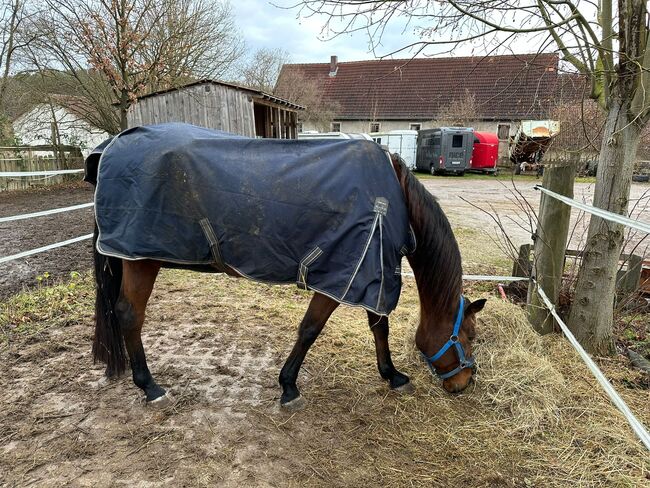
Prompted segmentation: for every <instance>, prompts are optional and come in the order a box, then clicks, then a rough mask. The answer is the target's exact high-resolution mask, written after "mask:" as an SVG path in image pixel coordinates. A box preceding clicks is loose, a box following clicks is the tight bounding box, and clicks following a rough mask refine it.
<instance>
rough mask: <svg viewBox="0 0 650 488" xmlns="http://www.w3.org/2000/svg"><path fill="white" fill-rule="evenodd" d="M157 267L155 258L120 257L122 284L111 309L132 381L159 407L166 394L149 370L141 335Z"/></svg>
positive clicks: (163, 401) (164, 402)
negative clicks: (127, 356) (147, 259)
mask: <svg viewBox="0 0 650 488" xmlns="http://www.w3.org/2000/svg"><path fill="white" fill-rule="evenodd" d="M159 270H160V263H158V262H156V261H123V274H122V288H121V290H120V297H119V299H118V301H117V304H116V305H115V313H116V314H117V317H118V321H119V323H120V328H121V330H122V335H123V337H124V343H125V345H126V350H127V352H128V354H129V361H130V363H131V370H132V372H133V382H134V383H135V384H136V386H137V387H139V388H141V389H142V390H143V391H144V393H145V396H146V400H147V403H148V404H151V405H155V406H160V407H163V406H166V405H167V404H168V403H169V401H170V398H169V397H168V396H167V395H166V394H165V390H164V389H163V388H161V387H160V386H158V384H157V383H156V382H155V381H154V379H153V377H152V376H151V373H150V372H149V368H148V367H147V359H146V357H145V354H144V347H143V346H142V337H141V332H142V324H143V323H144V315H145V309H146V307H147V301H148V300H149V297H150V296H151V291H152V290H153V284H154V282H155V281H156V276H157V275H158V271H159Z"/></svg>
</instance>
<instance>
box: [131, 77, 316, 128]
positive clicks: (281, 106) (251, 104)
mask: <svg viewBox="0 0 650 488" xmlns="http://www.w3.org/2000/svg"><path fill="white" fill-rule="evenodd" d="M299 110H303V107H301V106H300V105H296V104H295V103H292V102H289V101H288V100H283V99H282V98H278V97H275V96H273V95H269V94H268V93H264V92H261V91H258V90H253V89H250V88H246V87H243V86H239V85H235V84H232V83H225V82H222V81H216V80H200V81H195V82H193V83H189V84H187V85H184V86H181V87H175V88H171V89H168V90H161V91H157V92H154V93H150V94H148V95H144V96H142V97H140V98H138V101H137V102H136V103H135V104H133V105H132V106H131V107H130V108H129V112H128V114H127V122H128V125H129V127H135V126H138V125H146V124H160V123H163V122H186V123H189V124H194V125H200V126H202V127H208V128H210V129H219V130H224V131H226V132H232V133H233V134H239V135H242V136H248V137H264V138H275V139H295V138H296V137H297V134H298V131H297V127H296V126H297V112H298V111H299Z"/></svg>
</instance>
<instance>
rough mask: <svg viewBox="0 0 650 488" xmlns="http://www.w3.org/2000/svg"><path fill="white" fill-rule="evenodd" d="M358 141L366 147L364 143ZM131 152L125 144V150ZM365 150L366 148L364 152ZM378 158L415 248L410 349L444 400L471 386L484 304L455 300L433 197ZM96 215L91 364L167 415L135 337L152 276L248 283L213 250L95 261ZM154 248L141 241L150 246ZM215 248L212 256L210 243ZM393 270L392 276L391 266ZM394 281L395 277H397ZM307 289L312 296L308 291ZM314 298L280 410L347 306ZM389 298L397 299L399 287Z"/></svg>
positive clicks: (450, 252)
mask: <svg viewBox="0 0 650 488" xmlns="http://www.w3.org/2000/svg"><path fill="white" fill-rule="evenodd" d="M347 142H350V141H347ZM358 142H359V143H363V144H366V145H367V144H373V145H374V143H371V142H369V141H358ZM107 146H108V147H110V143H108V144H104V145H103V147H102V148H100V153H101V151H103V150H105V148H106V147H107ZM353 147H354V148H355V150H357V151H358V150H364V146H361V148H360V147H359V146H358V145H357V146H353ZM377 147H378V146H377ZM129 149H130V148H129V147H128V146H127V150H129ZM365 150H368V149H367V146H365ZM373 150H374V149H373ZM137 151H138V149H137V148H133V152H137ZM383 156H384V158H385V165H386V166H387V167H390V170H389V171H391V173H393V174H394V176H395V177H394V178H392V180H391V182H390V183H389V185H397V186H396V188H395V190H396V191H397V193H398V194H399V195H401V197H402V198H403V201H402V202H384V203H385V204H386V205H388V204H390V205H393V204H394V203H395V204H396V205H398V204H402V205H404V204H405V207H406V210H405V212H406V213H407V216H408V224H409V226H410V229H411V230H412V233H413V234H414V237H415V240H416V242H417V245H416V247H415V249H414V250H409V253H408V254H407V255H406V258H407V260H408V262H409V263H410V265H411V268H412V269H413V272H414V275H415V281H416V284H417V290H418V294H419V299H420V320H419V324H418V327H417V331H416V334H415V343H416V346H417V348H418V349H419V351H420V353H421V355H422V357H423V359H424V361H425V362H426V363H427V365H428V366H429V368H430V369H431V371H432V372H433V373H434V374H435V375H437V376H439V377H440V379H442V387H443V388H444V389H445V390H446V391H447V392H449V393H458V392H461V391H462V390H464V389H465V388H466V387H467V385H469V384H470V383H471V381H472V376H473V371H474V359H473V357H472V343H473V341H474V339H475V335H476V333H475V321H476V314H477V313H478V312H480V311H481V310H482V309H483V306H484V304H485V300H483V299H481V300H476V301H471V300H469V299H468V298H466V297H464V296H463V293H462V266H461V255H460V250H459V247H458V243H457V241H456V239H455V237H454V233H453V231H452V229H451V225H450V224H449V221H448V219H447V217H446V216H445V214H444V212H443V211H442V209H441V207H440V205H439V204H438V202H437V200H436V198H435V197H434V196H433V195H432V194H431V193H430V192H429V191H428V190H426V188H424V186H423V185H422V184H421V183H420V181H419V180H418V179H417V178H416V177H415V176H414V175H413V174H412V173H411V171H410V170H409V169H408V168H407V166H406V165H405V163H404V161H402V160H401V159H400V158H399V157H398V156H395V155H393V156H389V155H388V154H387V153H384V154H383ZM89 160H90V158H89ZM100 163H101V164H105V163H104V162H103V160H102V159H101V158H100V159H99V160H98V161H96V165H99V164H100ZM86 166H87V167H86V178H85V179H86V181H89V182H91V183H93V184H96V185H97V184H98V182H97V167H96V166H95V167H94V168H92V165H89V162H88V161H87V162H86ZM89 167H90V168H91V169H89ZM169 184H172V183H169ZM98 188H99V187H98ZM96 198H97V196H96ZM118 198H119V196H118ZM179 198H181V197H180V195H179ZM384 210H385V209H384ZM95 211H96V214H97V215H96V222H95V232H94V236H93V257H94V269H95V281H96V300H95V334H94V339H93V347H92V354H93V359H94V361H95V362H103V363H106V372H105V375H106V376H107V377H108V378H111V377H115V376H120V375H121V374H123V373H124V372H125V371H126V365H127V359H128V363H129V364H130V367H131V370H132V376H133V382H134V384H135V385H136V386H137V387H138V388H140V389H141V390H142V391H143V392H144V395H145V399H146V402H147V404H148V405H152V406H158V407H165V406H167V405H169V404H170V403H171V402H172V400H171V396H170V395H168V394H167V392H166V390H165V389H164V388H163V387H161V386H160V385H159V384H158V383H157V382H156V381H155V380H154V378H153V376H152V375H151V372H150V370H149V368H148V365H147V359H146V356H145V351H144V348H143V345H142V339H141V333H142V328H143V324H144V319H145V310H146V307H147V302H148V300H149V297H150V295H151V292H152V290H153V287H154V283H155V281H156V277H157V275H158V273H159V271H160V269H161V268H183V269H191V270H194V271H199V272H219V273H226V274H227V275H230V276H233V277H238V278H241V277H245V278H246V277H249V276H248V275H246V274H245V273H242V272H241V271H240V270H238V269H236V268H235V267H234V266H231V265H229V264H228V263H226V262H225V261H224V260H223V259H222V256H220V255H219V250H218V249H217V250H216V253H215V263H212V264H211V265H191V264H190V265H188V264H182V263H178V262H172V261H165V260H161V259H153V258H149V259H146V258H143V259H135V260H131V259H124V258H123V257H118V256H116V255H114V254H111V253H109V252H106V253H102V252H100V246H99V245H98V244H99V242H98V241H99V240H100V236H99V230H98V225H97V222H98V221H99V219H100V217H101V212H102V210H101V209H100V208H98V206H97V204H96V210H95ZM156 244H157V243H156V242H153V243H152V242H148V245H153V246H155V245H156ZM215 244H218V243H215ZM216 247H217V248H218V245H217V246H216ZM366 248H367V245H366ZM213 250H214V246H213ZM312 254H313V253H312ZM245 257H246V256H244V258H245ZM251 258H252V256H251ZM400 258H401V257H400ZM382 262H383V261H382ZM305 269H306V268H305ZM397 269H398V270H399V265H398V266H397ZM301 272H303V271H302V266H301ZM305 272H306V271H305ZM396 274H397V275H398V276H397V278H399V273H396ZM303 284H305V283H303ZM382 285H383V270H382ZM306 288H308V289H310V287H309V286H306ZM312 291H314V294H313V296H312V298H311V300H310V302H309V305H308V307H307V311H306V313H305V315H304V317H303V319H302V321H301V323H300V325H299V327H298V334H297V339H296V342H295V344H294V346H293V349H292V350H291V353H290V354H289V356H288V358H287V360H286V362H285V363H284V366H283V367H282V369H281V371H280V375H279V384H280V387H281V390H282V392H281V397H280V405H281V406H282V407H285V408H287V409H295V408H301V407H302V406H304V404H305V400H304V399H303V397H302V396H301V393H300V390H299V389H298V387H297V384H296V382H297V378H298V374H299V371H300V368H301V365H302V363H303V361H304V359H305V356H306V355H307V352H308V351H309V348H310V347H311V346H312V344H314V342H315V341H316V339H317V338H318V336H319V335H320V333H321V331H322V330H323V328H324V327H325V324H326V323H327V321H328V319H329V317H330V316H331V314H332V313H333V312H334V310H335V309H336V308H337V307H338V306H339V305H340V304H341V302H343V303H347V302H345V301H344V300H342V299H340V297H339V299H338V300H337V299H336V298H337V297H333V296H331V295H330V294H328V293H326V292H323V291H320V290H318V289H315V290H313V289H312ZM397 294H398V296H399V289H398V290H397ZM348 304H349V303H348ZM364 308H366V311H367V317H368V324H369V327H370V330H371V332H372V334H373V336H374V341H375V348H376V356H377V367H378V370H379V375H380V376H381V378H382V379H383V380H384V381H386V382H387V383H388V386H389V388H390V389H392V390H396V391H398V392H412V391H413V390H414V387H413V385H412V383H411V381H410V379H409V377H408V376H407V375H405V374H403V373H401V372H400V371H398V370H397V369H396V368H395V366H394V365H393V362H392V359H391V353H390V348H389V343H388V337H389V320H388V313H389V312H388V313H378V312H377V310H375V309H372V308H370V307H364Z"/></svg>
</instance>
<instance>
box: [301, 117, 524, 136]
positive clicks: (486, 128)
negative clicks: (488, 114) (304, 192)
mask: <svg viewBox="0 0 650 488" xmlns="http://www.w3.org/2000/svg"><path fill="white" fill-rule="evenodd" d="M334 122H337V123H340V124H341V132H348V133H353V132H365V133H370V121H368V120H335V121H334ZM376 122H378V123H379V124H380V125H381V127H380V129H379V131H380V132H387V131H389V130H406V129H410V125H411V124H420V125H421V127H420V128H421V129H433V128H436V127H440V126H441V123H440V122H437V121H435V120H378V121H376ZM499 124H510V135H511V136H514V135H515V132H516V131H517V128H518V127H519V121H511V120H505V121H484V120H477V121H474V122H472V123H471V124H470V127H473V128H474V129H476V130H477V131H479V132H493V133H495V134H496V132H497V128H498V126H499ZM307 130H316V131H317V130H318V129H317V128H316V126H314V125H313V124H310V123H308V122H304V123H303V131H307Z"/></svg>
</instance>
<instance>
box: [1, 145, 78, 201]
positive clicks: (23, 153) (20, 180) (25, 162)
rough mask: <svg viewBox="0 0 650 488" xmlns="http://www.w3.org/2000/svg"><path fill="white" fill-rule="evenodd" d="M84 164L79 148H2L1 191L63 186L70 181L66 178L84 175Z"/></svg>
mask: <svg viewBox="0 0 650 488" xmlns="http://www.w3.org/2000/svg"><path fill="white" fill-rule="evenodd" d="M83 162H84V158H83V155H82V154H81V150H80V149H79V148H78V147H72V146H63V145H61V146H51V145H50V146H13V147H0V191H3V190H4V191H6V190H24V189H27V188H30V187H32V186H36V185H38V186H48V185H54V184H58V183H62V182H64V181H66V180H67V178H69V176H66V175H68V174H74V173H81V172H83V169H81V168H83ZM66 170H72V171H69V172H64V171H66Z"/></svg>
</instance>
